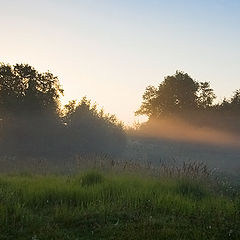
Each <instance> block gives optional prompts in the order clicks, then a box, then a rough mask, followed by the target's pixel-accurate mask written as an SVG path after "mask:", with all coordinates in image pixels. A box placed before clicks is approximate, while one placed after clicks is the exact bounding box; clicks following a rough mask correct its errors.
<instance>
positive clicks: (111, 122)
mask: <svg viewBox="0 0 240 240" xmlns="http://www.w3.org/2000/svg"><path fill="white" fill-rule="evenodd" d="M64 119H65V123H66V126H67V128H68V134H69V136H68V139H70V140H71V141H69V142H70V144H71V149H72V151H73V152H75V153H81V152H84V153H86V152H87V153H108V154H111V155H114V154H117V153H119V152H121V151H122V150H123V148H124V147H125V143H126V136H125V133H124V130H123V126H122V124H121V123H120V122H118V121H117V119H116V117H115V116H114V115H107V114H105V113H104V111H103V110H100V111H98V110H97V105H96V104H93V105H92V104H91V101H90V100H88V99H87V98H86V97H84V98H83V99H82V100H81V101H80V103H77V102H76V101H70V102H69V103H68V104H67V105H65V116H64Z"/></svg>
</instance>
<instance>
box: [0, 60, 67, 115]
mask: <svg viewBox="0 0 240 240" xmlns="http://www.w3.org/2000/svg"><path fill="white" fill-rule="evenodd" d="M62 94H63V90H62V89H61V87H60V84H59V81H58V78H57V77H55V76H54V75H53V74H52V73H50V72H46V73H39V72H38V71H36V70H35V69H34V68H33V67H31V66H29V65H27V64H16V65H14V66H10V65H6V64H1V65H0V113H1V115H2V117H4V115H5V114H21V113H24V114H25V112H28V113H30V112H31V113H36V112H38V113H52V114H58V111H59V97H60V95H62Z"/></svg>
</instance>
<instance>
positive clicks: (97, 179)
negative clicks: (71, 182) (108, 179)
mask: <svg viewBox="0 0 240 240" xmlns="http://www.w3.org/2000/svg"><path fill="white" fill-rule="evenodd" d="M103 182H104V177H103V176H102V174H100V173H99V172H95V171H91V172H87V173H85V174H84V175H83V176H82V178H81V184H82V186H92V185H95V184H100V183H103Z"/></svg>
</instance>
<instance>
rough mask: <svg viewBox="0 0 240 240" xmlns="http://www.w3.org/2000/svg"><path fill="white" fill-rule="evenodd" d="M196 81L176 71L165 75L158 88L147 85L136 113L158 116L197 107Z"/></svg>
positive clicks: (197, 86)
mask: <svg viewBox="0 0 240 240" xmlns="http://www.w3.org/2000/svg"><path fill="white" fill-rule="evenodd" d="M198 89H199V84H198V82H196V81H194V80H193V79H192V78H191V77H190V76H189V75H188V74H187V73H184V72H180V71H177V72H176V73H175V74H174V75H173V76H167V77H166V78H165V79H164V81H163V82H162V83H160V85H159V86H158V88H157V89H156V88H154V87H152V86H149V87H147V89H146V91H145V93H144V95H143V102H142V105H141V107H140V109H139V110H138V111H136V113H135V114H137V115H143V114H144V115H147V116H148V117H160V116H166V115H169V114H174V113H181V112H183V111H185V110H193V109H196V108H197V107H198V102H197V101H198V96H197V91H198Z"/></svg>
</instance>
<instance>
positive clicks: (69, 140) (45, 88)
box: [0, 63, 126, 157]
mask: <svg viewBox="0 0 240 240" xmlns="http://www.w3.org/2000/svg"><path fill="white" fill-rule="evenodd" d="M63 93H64V91H63V89H62V88H61V85H60V83H59V80H58V78H57V77H56V76H54V75H53V74H52V73H50V72H45V73H40V72H38V71H37V70H36V69H35V68H33V67H32V66H30V65H27V64H16V65H13V66H11V65H9V64H4V63H2V64H0V154H1V155H17V156H26V155H27V156H33V157H35V156H45V157H47V156H54V157H59V156H61V157H62V156H73V155H76V154H81V153H90V152H91V153H99V154H100V153H104V154H111V155H112V154H113V155H114V154H117V153H118V152H121V151H122V149H123V148H124V146H125V144H126V136H125V132H124V130H123V125H122V124H121V123H120V122H119V121H118V120H117V119H116V117H115V116H113V115H109V114H105V113H104V111H103V110H98V109H97V106H96V105H95V104H91V101H90V100H88V99H87V98H86V97H84V98H83V99H82V100H81V101H80V102H76V101H70V102H69V103H68V104H66V105H65V106H64V108H61V105H60V97H61V96H62V95H63Z"/></svg>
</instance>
